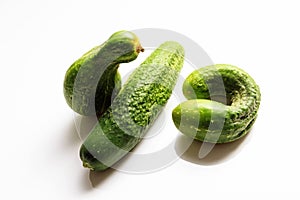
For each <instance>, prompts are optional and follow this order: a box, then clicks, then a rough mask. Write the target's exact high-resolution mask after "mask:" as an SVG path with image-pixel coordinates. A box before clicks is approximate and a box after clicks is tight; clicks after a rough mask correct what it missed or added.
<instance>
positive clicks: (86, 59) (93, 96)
mask: <svg viewBox="0 0 300 200" xmlns="http://www.w3.org/2000/svg"><path fill="white" fill-rule="evenodd" d="M140 51H143V48H142V47H141V45H140V42H139V40H138V38H137V37H136V35H135V34H133V33H131V32H128V31H119V32H116V33H114V34H113V35H112V36H111V37H110V38H109V39H108V40H107V41H106V42H104V43H103V44H102V45H99V46H96V47H95V48H93V49H91V50H90V51H89V52H87V53H85V54H84V55H83V56H82V57H81V58H79V59H78V60H77V61H75V62H74V63H73V64H72V65H71V66H70V68H69V69H68V70H67V72H66V75H65V80H64V96H65V99H66V101H67V103H68V105H69V106H70V107H71V108H72V109H73V110H74V111H75V112H77V113H79V114H82V115H95V114H97V115H98V116H100V115H101V114H102V113H103V112H104V111H106V110H107V108H108V107H109V106H110V104H111V102H112V99H113V98H114V97H115V96H116V94H117V93H118V92H119V91H120V89H121V76H120V74H119V73H118V67H119V64H120V63H126V62H130V61H132V60H134V59H136V58H137V56H138V54H139V52H140Z"/></svg>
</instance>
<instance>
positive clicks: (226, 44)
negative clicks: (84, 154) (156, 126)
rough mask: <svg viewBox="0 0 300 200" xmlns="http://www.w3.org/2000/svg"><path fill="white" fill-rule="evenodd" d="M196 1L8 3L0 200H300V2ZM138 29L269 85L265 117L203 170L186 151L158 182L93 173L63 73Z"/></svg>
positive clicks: (0, 50)
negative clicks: (186, 44) (183, 39)
mask: <svg viewBox="0 0 300 200" xmlns="http://www.w3.org/2000/svg"><path fill="white" fill-rule="evenodd" d="M194 2H198V1H193V2H192V1H147V2H142V1H120V2H113V1H105V2H104V1H33V0H28V1H1V2H0V24H1V31H0V55H1V62H0V66H1V78H0V89H1V94H2V95H1V100H0V101H1V145H0V151H1V156H2V157H1V167H0V177H1V178H0V186H1V187H0V188H1V193H0V198H1V199H17V198H22V199H29V198H30V199H117V198H119V199H120V198H123V199H132V200H134V199H156V198H168V199H183V198H184V199H188V198H197V199H201V198H207V197H209V198H208V199H220V198H222V199H254V198H258V197H262V198H276V197H278V199H282V198H286V199H299V197H300V195H299V180H300V172H299V169H300V162H299V152H300V146H299V141H300V134H299V129H298V123H299V113H300V109H299V102H298V101H299V98H300V95H299V88H298V87H299V85H300V84H299V77H298V73H297V72H298V71H297V70H298V68H299V46H300V39H299V35H300V31H299V18H300V13H299V6H298V4H297V1H288V0H287V1H248V2H244V1H205V3H201V2H199V3H198V4H195V3H194ZM138 28H165V29H170V30H174V31H177V32H179V33H182V34H184V35H186V36H187V37H190V38H191V39H193V40H194V41H195V42H197V43H198V44H199V45H201V46H202V47H203V48H204V49H205V50H206V51H207V53H208V54H209V55H210V57H211V58H212V59H213V61H214V62H215V63H228V64H233V65H237V66H239V67H241V68H243V69H245V70H246V71H247V72H249V73H250V74H251V75H252V76H253V77H254V79H255V80H256V81H257V83H258V84H259V85H260V87H261V92H262V102H261V107H260V110H259V118H258V119H257V122H256V124H255V125H254V128H253V130H252V132H251V133H250V135H248V136H247V137H246V138H245V139H244V140H242V141H240V142H237V143H235V144H230V145H227V146H223V147H218V148H217V149H215V150H214V152H212V154H211V156H210V157H209V158H207V159H206V160H202V161H199V160H196V159H195V158H193V156H191V155H193V154H192V153H190V154H189V155H190V156H189V155H187V156H186V157H184V159H181V158H180V159H179V160H178V161H177V162H175V163H174V164H173V165H171V166H170V167H167V168H165V169H163V170H161V171H158V172H156V173H150V174H142V175H132V174H125V173H121V172H118V171H114V170H109V171H107V172H105V173H102V174H101V173H100V174H91V175H89V172H88V171H87V170H86V169H84V168H83V167H82V166H81V162H80V159H79V156H78V149H79V147H80V144H81V141H80V139H79V137H78V135H77V133H76V130H75V126H74V121H73V112H72V111H71V110H70V109H69V107H68V106H67V104H66V103H65V101H64V97H63V93H62V83H63V78H64V74H65V71H66V69H67V68H68V67H69V65H70V64H71V63H72V62H73V61H74V60H76V59H77V58H78V57H80V56H81V55H82V54H83V53H84V52H86V51H87V50H89V49H90V48H91V47H93V46H95V45H96V44H99V43H102V41H103V40H105V39H107V38H108V37H109V36H110V34H112V33H113V32H115V31H117V30H122V29H126V30H132V29H138ZM170 126H171V125H170ZM166 129H167V128H166ZM194 145H196V147H194V148H195V149H196V148H198V147H197V144H194ZM191 151H193V149H191Z"/></svg>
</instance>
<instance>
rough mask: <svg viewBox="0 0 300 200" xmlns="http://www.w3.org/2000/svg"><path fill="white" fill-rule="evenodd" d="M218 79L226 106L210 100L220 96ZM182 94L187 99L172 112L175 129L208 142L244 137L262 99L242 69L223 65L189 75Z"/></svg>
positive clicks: (228, 140) (201, 69)
mask: <svg viewBox="0 0 300 200" xmlns="http://www.w3.org/2000/svg"><path fill="white" fill-rule="evenodd" d="M220 76H221V78H222V80H223V82H224V87H225V91H226V92H225V93H226V99H227V104H228V105H225V104H222V103H219V102H216V101H212V100H211V97H212V95H220V94H222V87H220V86H219V85H218V84H219V83H218V81H215V79H216V77H220ZM209 89H210V91H213V92H211V93H213V94H210V91H209ZM183 93H184V95H185V97H186V98H187V99H190V100H188V101H185V102H183V103H181V104H180V105H178V106H177V107H176V108H175V109H174V110H173V112H172V117H173V121H174V124H175V126H176V127H177V128H178V129H179V130H180V131H181V132H182V133H183V134H185V135H188V136H190V137H193V138H195V139H197V140H200V141H205V142H211V143H227V142H231V141H235V140H237V139H239V138H241V137H242V136H244V135H246V134H247V133H248V132H249V130H250V128H251V127H252V125H253V124H254V122H255V120H256V118H257V112H258V109H259V105H260V100H261V93H260V89H259V86H258V85H257V84H256V83H255V81H254V80H253V78H251V77H250V75H249V74H247V73H246V72H245V71H243V70H242V69H240V68H238V67H235V66H232V65H225V64H218V65H213V66H207V67H203V68H200V69H198V70H195V71H194V72H192V73H191V74H190V75H189V76H188V77H187V79H186V80H185V82H184V84H183ZM223 93H224V88H223ZM212 118H213V120H212Z"/></svg>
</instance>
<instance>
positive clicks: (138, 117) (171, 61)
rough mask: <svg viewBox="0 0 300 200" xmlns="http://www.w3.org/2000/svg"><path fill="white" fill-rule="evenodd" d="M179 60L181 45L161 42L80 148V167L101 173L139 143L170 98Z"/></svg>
mask: <svg viewBox="0 0 300 200" xmlns="http://www.w3.org/2000/svg"><path fill="white" fill-rule="evenodd" d="M183 56H184V50H183V47H182V46H181V45H179V44H178V43H176V42H173V41H168V42H165V43H163V44H162V45H160V46H159V47H158V48H157V49H156V50H155V51H154V52H153V53H152V54H151V55H150V56H149V57H148V58H147V59H146V60H145V61H144V62H143V63H142V64H141V65H140V66H139V67H138V68H137V69H136V70H135V71H134V72H133V73H132V74H131V75H130V77H129V78H128V80H127V82H126V83H125V84H124V86H123V88H122V89H121V91H120V93H119V94H118V95H117V97H116V98H115V99H114V101H113V103H112V105H111V106H110V107H109V109H108V110H107V111H106V112H105V113H104V114H103V116H102V117H101V118H99V123H98V124H97V125H96V126H95V127H94V129H93V130H92V131H91V132H90V133H89V135H88V137H87V138H86V140H85V141H84V143H83V145H82V146H81V149H80V158H81V160H82V161H83V166H84V167H87V168H89V169H91V170H96V171H100V170H105V169H107V168H108V167H110V166H112V165H113V164H114V163H116V162H117V161H118V160H120V159H121V158H122V157H123V156H125V155H126V154H127V153H128V152H129V151H131V150H132V149H133V148H134V147H135V146H136V145H137V144H138V143H139V141H141V139H142V137H143V136H144V135H145V134H146V131H147V130H148V128H149V127H150V126H151V124H152V123H153V122H154V120H155V119H156V118H157V116H158V115H159V113H160V111H161V110H162V107H163V106H164V105H165V104H166V103H167V101H168V99H169V97H170V96H171V93H172V89H173V88H174V86H175V84H176V80H177V78H178V75H179V72H180V70H181V68H182V66H183V60H184V58H183Z"/></svg>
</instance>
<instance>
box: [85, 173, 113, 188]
mask: <svg viewBox="0 0 300 200" xmlns="http://www.w3.org/2000/svg"><path fill="white" fill-rule="evenodd" d="M114 172H115V170H114V169H113V168H108V169H107V170H105V171H100V172H95V171H90V173H89V180H90V183H91V185H92V187H93V188H97V187H99V186H101V184H103V183H104V182H105V180H107V178H108V177H109V176H111V174H113V173H114Z"/></svg>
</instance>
